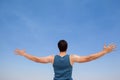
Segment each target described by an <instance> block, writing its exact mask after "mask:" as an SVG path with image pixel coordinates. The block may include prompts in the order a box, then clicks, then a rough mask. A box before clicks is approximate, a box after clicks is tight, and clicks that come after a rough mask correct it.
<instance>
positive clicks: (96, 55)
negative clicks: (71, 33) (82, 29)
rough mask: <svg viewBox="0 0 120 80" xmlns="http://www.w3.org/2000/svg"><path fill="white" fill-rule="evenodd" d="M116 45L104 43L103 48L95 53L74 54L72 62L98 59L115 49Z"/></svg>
mask: <svg viewBox="0 0 120 80" xmlns="http://www.w3.org/2000/svg"><path fill="white" fill-rule="evenodd" d="M115 47H116V46H115V45H114V44H111V45H108V46H106V45H104V47H103V50H102V51H100V52H98V53H94V54H91V55H88V56H78V55H72V63H74V62H78V63H83V62H89V61H92V60H95V59H98V58H100V57H102V56H103V55H105V54H107V53H110V52H112V51H113V50H114V49H115Z"/></svg>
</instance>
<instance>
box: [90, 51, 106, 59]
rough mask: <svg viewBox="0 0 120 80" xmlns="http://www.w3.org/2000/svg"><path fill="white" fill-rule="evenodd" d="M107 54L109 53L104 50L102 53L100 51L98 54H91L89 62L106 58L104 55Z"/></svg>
mask: <svg viewBox="0 0 120 80" xmlns="http://www.w3.org/2000/svg"><path fill="white" fill-rule="evenodd" d="M107 53H108V52H106V51H104V50H102V51H100V52H98V53H95V54H91V55H89V56H88V60H89V61H91V60H95V59H98V58H100V57H102V56H104V55H105V54H107Z"/></svg>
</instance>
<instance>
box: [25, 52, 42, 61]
mask: <svg viewBox="0 0 120 80" xmlns="http://www.w3.org/2000/svg"><path fill="white" fill-rule="evenodd" d="M23 56H24V57H25V58H27V59H29V60H31V61H34V62H38V61H39V60H40V59H38V57H36V56H33V55H30V54H27V53H24V55H23Z"/></svg>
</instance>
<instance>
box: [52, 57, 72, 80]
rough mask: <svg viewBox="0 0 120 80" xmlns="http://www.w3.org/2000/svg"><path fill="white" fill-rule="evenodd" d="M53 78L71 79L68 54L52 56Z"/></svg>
mask: <svg viewBox="0 0 120 80" xmlns="http://www.w3.org/2000/svg"><path fill="white" fill-rule="evenodd" d="M53 68H54V73H55V76H54V80H72V78H71V76H72V65H71V64H70V57H69V55H65V56H63V57H61V56H60V55H56V56H55V57H54V63H53Z"/></svg>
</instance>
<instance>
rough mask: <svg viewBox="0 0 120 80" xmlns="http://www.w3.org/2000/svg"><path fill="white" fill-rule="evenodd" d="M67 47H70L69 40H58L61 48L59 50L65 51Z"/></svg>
mask: <svg viewBox="0 0 120 80" xmlns="http://www.w3.org/2000/svg"><path fill="white" fill-rule="evenodd" d="M67 47H68V44H67V41H65V40H60V41H59V42H58V48H59V51H60V52H64V51H66V50H67Z"/></svg>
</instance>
